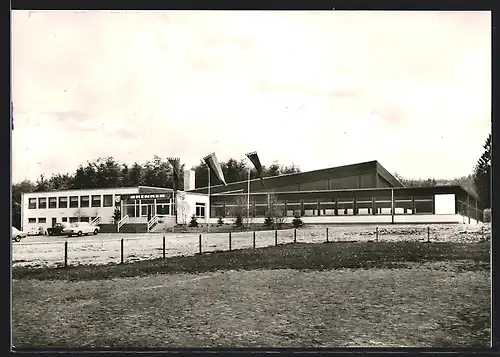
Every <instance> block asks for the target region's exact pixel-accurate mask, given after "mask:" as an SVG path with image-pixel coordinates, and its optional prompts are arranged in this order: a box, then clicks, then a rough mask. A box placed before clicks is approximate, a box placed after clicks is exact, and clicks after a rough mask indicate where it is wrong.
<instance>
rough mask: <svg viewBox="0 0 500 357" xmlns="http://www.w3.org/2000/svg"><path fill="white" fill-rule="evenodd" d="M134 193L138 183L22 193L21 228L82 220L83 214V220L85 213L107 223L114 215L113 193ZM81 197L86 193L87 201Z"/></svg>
mask: <svg viewBox="0 0 500 357" xmlns="http://www.w3.org/2000/svg"><path fill="white" fill-rule="evenodd" d="M137 193H139V188H138V187H127V188H107V189H92V190H66V191H52V192H33V193H23V194H22V196H21V229H22V230H29V229H30V228H33V227H43V228H44V229H47V228H49V227H52V226H53V224H54V223H61V222H70V221H74V220H76V219H78V218H79V219H80V220H81V218H82V217H83V218H84V220H85V218H86V217H88V218H89V219H90V220H92V219H93V218H95V217H101V222H102V223H109V222H110V221H111V219H112V218H113V213H114V210H115V198H116V196H117V195H124V194H137ZM105 196H106V197H105ZM82 197H87V198H88V201H87V199H85V198H83V200H82ZM97 197H99V201H98V199H97ZM54 201H55V202H54ZM54 203H55V205H54ZM30 204H31V205H30ZM87 204H88V207H85V206H87Z"/></svg>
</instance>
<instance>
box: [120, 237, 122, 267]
mask: <svg viewBox="0 0 500 357" xmlns="http://www.w3.org/2000/svg"><path fill="white" fill-rule="evenodd" d="M120 250H121V254H120V255H121V263H122V264H123V238H122V240H121V249H120Z"/></svg>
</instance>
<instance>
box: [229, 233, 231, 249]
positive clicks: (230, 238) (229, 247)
mask: <svg viewBox="0 0 500 357" xmlns="http://www.w3.org/2000/svg"><path fill="white" fill-rule="evenodd" d="M229 251H231V232H229Z"/></svg>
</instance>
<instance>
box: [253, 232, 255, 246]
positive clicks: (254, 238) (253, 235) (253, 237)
mask: <svg viewBox="0 0 500 357" xmlns="http://www.w3.org/2000/svg"><path fill="white" fill-rule="evenodd" d="M253 249H255V231H253Z"/></svg>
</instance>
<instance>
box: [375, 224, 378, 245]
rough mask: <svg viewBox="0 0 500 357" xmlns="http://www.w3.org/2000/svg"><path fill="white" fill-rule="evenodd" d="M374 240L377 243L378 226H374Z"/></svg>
mask: <svg viewBox="0 0 500 357" xmlns="http://www.w3.org/2000/svg"><path fill="white" fill-rule="evenodd" d="M375 234H376V235H375V241H376V242H377V243H378V227H376V228H375Z"/></svg>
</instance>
